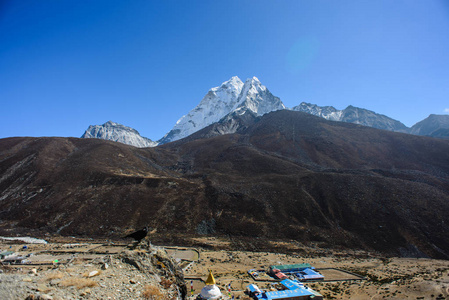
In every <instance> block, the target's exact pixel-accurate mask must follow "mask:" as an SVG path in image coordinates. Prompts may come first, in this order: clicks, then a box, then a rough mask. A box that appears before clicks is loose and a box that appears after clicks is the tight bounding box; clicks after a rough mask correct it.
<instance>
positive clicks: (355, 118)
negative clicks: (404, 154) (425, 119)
mask: <svg viewBox="0 0 449 300" xmlns="http://www.w3.org/2000/svg"><path fill="white" fill-rule="evenodd" d="M292 110H294V111H302V112H305V113H308V114H311V115H314V116H318V117H322V118H324V119H327V120H330V121H340V122H346V123H354V124H359V125H363V126H368V127H373V128H378V129H385V130H390V131H396V132H408V128H407V126H405V125H404V124H402V123H401V122H399V121H396V120H394V119H392V118H389V117H387V116H384V115H381V114H378V113H375V112H373V111H370V110H367V109H363V108H358V107H355V106H352V105H350V106H348V107H347V108H345V109H344V110H337V109H336V108H334V107H332V106H318V105H315V104H310V103H305V102H302V103H301V104H300V105H298V106H295V107H293V108H292Z"/></svg>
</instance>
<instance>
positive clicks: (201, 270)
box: [0, 238, 449, 299]
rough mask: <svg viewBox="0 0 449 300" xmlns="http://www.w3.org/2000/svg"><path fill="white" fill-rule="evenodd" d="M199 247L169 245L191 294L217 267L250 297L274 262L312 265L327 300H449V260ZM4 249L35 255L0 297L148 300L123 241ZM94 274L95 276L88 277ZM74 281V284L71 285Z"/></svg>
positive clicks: (6, 269)
mask: <svg viewBox="0 0 449 300" xmlns="http://www.w3.org/2000/svg"><path fill="white" fill-rule="evenodd" d="M198 242H201V244H203V245H209V247H205V248H185V247H167V248H166V250H167V252H168V254H169V255H172V256H173V257H174V258H175V259H177V260H178V261H179V262H180V263H181V266H182V267H183V268H184V275H185V280H186V284H187V289H188V292H189V293H188V294H189V295H190V294H191V293H190V285H191V282H192V283H193V288H194V294H196V293H198V292H199V291H200V290H201V288H202V287H203V286H204V282H203V281H204V280H205V279H206V278H207V275H208V270H212V272H213V274H214V276H215V279H216V281H217V285H218V286H219V288H220V289H221V290H222V292H223V294H225V295H227V294H228V293H227V287H228V285H229V284H231V294H232V295H233V296H235V297H236V299H249V298H248V296H246V295H245V294H244V290H245V289H246V286H248V285H249V284H250V283H256V284H257V285H258V286H259V287H260V288H261V289H266V290H268V289H270V288H272V287H273V286H274V285H275V282H274V281H273V280H271V279H270V278H268V277H265V278H264V277H260V278H261V280H260V281H257V282H256V281H254V279H253V278H252V277H250V276H249V275H248V273H247V271H248V270H250V269H256V270H266V269H268V267H269V266H270V265H273V264H276V265H277V264H292V263H310V264H311V265H312V266H314V267H315V268H316V269H317V270H318V271H321V272H322V274H323V275H325V281H322V282H310V283H307V284H306V285H308V286H309V287H311V288H312V289H314V290H316V291H318V292H320V293H321V294H322V295H323V296H324V298H325V299H449V261H445V260H433V259H412V258H383V257H381V256H380V255H379V254H375V253H368V252H364V251H349V252H348V251H338V250H329V249H323V248H319V247H313V246H301V248H298V245H297V244H290V245H289V244H288V243H286V244H285V245H282V246H283V247H285V248H286V249H288V251H286V252H285V253H274V252H254V251H230V250H225V249H220V250H217V249H214V247H215V246H217V245H220V247H221V248H223V247H222V246H223V243H224V244H225V243H226V241H223V240H220V239H218V238H202V239H200V241H198ZM25 245H26V246H27V247H26V249H24V247H23V246H25ZM295 247H297V248H298V249H296V250H297V252H295V249H294V248H295ZM207 248H209V249H207ZM0 250H1V251H0V252H2V251H5V250H11V251H16V252H17V253H21V254H30V253H33V254H34V258H33V255H32V256H30V257H29V259H30V260H32V265H11V266H5V265H3V266H0V268H1V269H0V270H1V271H0V281H1V282H2V283H1V285H0V298H1V299H25V298H26V297H27V296H29V295H46V297H47V296H48V298H46V299H125V298H127V299H145V297H147V296H148V291H147V290H145V289H146V288H147V287H148V283H149V282H148V281H149V280H150V279H148V276H147V274H142V272H140V271H139V270H137V269H136V268H135V267H133V266H131V265H129V264H125V263H123V262H121V261H120V260H117V259H114V257H115V256H114V255H117V254H120V253H121V252H123V251H126V245H124V244H123V243H122V244H117V243H116V244H114V243H111V242H106V241H94V240H79V239H76V240H75V239H68V238H63V239H54V240H51V242H50V243H49V244H45V245H43V244H39V245H38V244H24V243H23V242H18V241H4V240H0ZM286 253H288V254H286ZM44 255H46V256H44ZM111 257H112V259H111ZM56 259H57V262H56V263H55V260H56ZM105 266H106V267H105ZM94 271H98V274H96V275H94V276H91V277H89V274H90V273H91V272H94ZM69 278H72V279H74V282H72V283H70V282H69V281H67V279H69ZM35 299H37V298H35ZM41 299H44V298H41ZM146 299H149V298H146ZM161 299H165V298H161ZM168 299H169V298H168Z"/></svg>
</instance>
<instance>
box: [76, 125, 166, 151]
mask: <svg viewBox="0 0 449 300" xmlns="http://www.w3.org/2000/svg"><path fill="white" fill-rule="evenodd" d="M81 138H97V139H103V140H109V141H114V142H119V143H123V144H127V145H131V146H135V147H139V148H145V147H154V146H156V145H157V143H156V142H153V141H152V140H150V139H149V138H146V137H143V136H141V135H140V134H139V132H138V131H137V130H135V129H133V128H131V127H128V126H124V125H122V124H119V123H115V122H112V121H108V122H106V123H104V124H103V125H90V126H89V128H87V130H86V131H85V132H84V134H83V135H82V136H81Z"/></svg>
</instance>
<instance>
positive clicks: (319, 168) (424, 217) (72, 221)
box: [0, 111, 449, 259]
mask: <svg viewBox="0 0 449 300" xmlns="http://www.w3.org/2000/svg"><path fill="white" fill-rule="evenodd" d="M210 130H211V127H209V128H206V129H204V130H202V131H200V132H198V133H197V134H194V135H193V136H190V137H188V138H186V139H184V140H180V141H177V142H173V143H169V144H166V145H162V146H159V147H156V148H148V149H139V148H135V147H131V146H127V145H123V144H119V143H115V142H110V141H103V140H96V139H78V138H26V137H16V138H7V139H2V140H0V234H2V235H15V234H23V233H27V234H32V235H36V236H39V235H43V234H45V233H51V234H60V235H65V236H67V235H72V236H84V237H86V236H88V237H92V238H107V239H109V238H117V237H120V236H123V235H124V234H125V233H126V232H129V231H130V230H132V229H134V228H139V227H142V226H144V225H149V226H150V227H151V229H152V230H153V231H155V232H156V233H155V237H156V238H157V239H159V241H160V242H161V243H164V244H178V245H183V244H182V243H184V242H185V243H186V244H185V245H187V246H189V245H190V244H192V242H191V241H192V239H191V238H195V237H203V236H215V237H224V238H228V239H229V240H230V241H231V245H230V248H229V249H231V250H252V251H271V249H269V248H270V247H269V246H268V244H269V242H270V241H282V240H295V241H298V242H301V243H304V244H308V243H314V244H316V245H318V246H319V247H322V248H329V249H346V250H348V251H353V250H366V251H378V252H381V253H383V254H384V255H387V256H402V257H430V258H440V259H441V258H442V259H447V258H448V257H449V227H448V225H449V214H448V211H449V141H447V140H438V139H434V138H428V137H421V136H414V135H408V134H401V133H393V132H388V131H383V130H378V129H373V128H368V127H363V126H358V125H354V124H348V123H339V122H330V121H326V120H324V119H320V118H318V117H314V116H311V115H307V114H304V113H300V112H292V111H278V112H273V113H270V114H267V115H265V116H264V117H262V118H257V119H255V120H254V122H253V123H252V124H250V125H248V126H246V127H245V128H244V129H241V130H239V131H238V132H237V133H235V134H228V135H221V136H213V134H211V133H210ZM208 131H209V132H208ZM205 136H210V137H209V138H205ZM184 237H189V238H188V239H187V238H184ZM193 246H194V245H193Z"/></svg>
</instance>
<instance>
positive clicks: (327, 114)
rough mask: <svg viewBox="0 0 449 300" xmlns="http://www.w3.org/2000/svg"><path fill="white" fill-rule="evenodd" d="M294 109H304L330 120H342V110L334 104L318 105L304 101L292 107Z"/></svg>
mask: <svg viewBox="0 0 449 300" xmlns="http://www.w3.org/2000/svg"><path fill="white" fill-rule="evenodd" d="M292 110H293V111H302V112H305V113H308V114H311V115H314V116H317V117H321V118H324V119H326V120H330V121H340V120H341V115H342V111H341V110H337V109H336V108H335V107H333V106H318V105H316V104H311V103H306V102H302V103H301V104H300V105H298V106H295V107H293V108H292Z"/></svg>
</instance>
